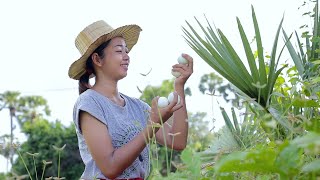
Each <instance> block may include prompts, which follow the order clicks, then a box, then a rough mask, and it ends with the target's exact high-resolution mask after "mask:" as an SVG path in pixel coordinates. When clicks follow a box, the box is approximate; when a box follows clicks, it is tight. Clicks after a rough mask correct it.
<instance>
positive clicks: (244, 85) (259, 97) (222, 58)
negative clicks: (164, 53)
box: [183, 7, 285, 107]
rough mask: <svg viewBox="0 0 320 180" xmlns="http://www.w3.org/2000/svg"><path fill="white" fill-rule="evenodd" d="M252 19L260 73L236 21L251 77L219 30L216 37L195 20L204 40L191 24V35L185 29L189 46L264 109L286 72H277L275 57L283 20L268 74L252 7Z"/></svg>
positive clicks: (209, 28) (276, 38) (208, 28)
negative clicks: (275, 85)
mask: <svg viewBox="0 0 320 180" xmlns="http://www.w3.org/2000/svg"><path fill="white" fill-rule="evenodd" d="M195 19H196V18H195ZM252 19H253V24H254V30H255V38H256V42H257V53H258V62H259V69H258V67H257V65H256V61H255V57H254V55H253V53H252V52H253V51H252V49H251V47H250V44H249V41H248V38H247V36H246V34H245V32H244V29H243V27H242V24H241V22H240V20H239V19H238V18H237V22H238V29H239V32H240V36H241V39H242V42H243V47H244V50H245V53H246V56H247V62H248V64H249V67H250V72H251V74H250V72H249V70H247V68H246V67H245V65H244V64H243V62H242V61H241V59H240V57H239V55H238V54H237V53H236V51H235V50H234V48H233V47H232V45H231V44H230V42H229V40H228V39H227V38H226V37H225V35H224V34H223V32H222V31H221V30H220V29H217V33H215V31H214V30H213V28H212V26H211V25H210V23H209V22H208V27H206V28H205V27H204V26H203V25H202V24H201V23H200V22H199V21H198V20H197V19H196V21H197V23H198V25H199V26H200V28H201V30H202V32H203V33H204V34H205V39H204V38H202V37H201V36H200V35H199V33H197V32H196V30H195V29H194V28H193V26H191V25H190V23H189V22H187V25H188V27H189V28H190V30H191V31H189V30H187V29H186V28H183V32H184V34H185V40H186V41H187V43H188V44H189V46H190V47H191V48H192V49H193V50H194V51H195V52H196V53H197V54H198V55H199V56H200V57H201V58H202V59H203V60H204V61H205V62H207V63H208V64H209V65H210V66H211V67H212V68H213V69H214V70H216V71H217V72H218V73H219V74H220V75H222V76H223V77H225V78H226V79H227V80H228V81H229V82H230V83H231V84H233V85H234V86H235V87H236V88H238V89H239V90H240V91H241V92H242V93H243V94H244V95H247V96H248V97H251V98H253V99H255V100H256V101H257V103H259V104H260V105H261V106H262V107H267V106H268V104H269V96H270V94H271V93H272V91H273V86H274V83H275V81H276V79H277V77H278V75H279V74H280V72H281V71H282V69H283V68H285V67H281V68H280V69H279V70H277V66H278V62H279V58H277V57H276V51H277V45H278V38H279V33H280V29H281V25H282V21H283V19H282V20H281V21H280V24H279V27H278V31H277V33H276V36H275V40H274V45H273V47H272V52H271V56H270V64H269V68H268V71H267V70H266V65H265V62H264V56H263V54H264V52H263V48H262V41H261V35H260V30H259V26H258V22H257V19H256V15H255V12H254V9H253V7H252ZM281 52H282V51H281ZM279 57H280V56H279Z"/></svg>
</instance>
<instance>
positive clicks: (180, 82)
mask: <svg viewBox="0 0 320 180" xmlns="http://www.w3.org/2000/svg"><path fill="white" fill-rule="evenodd" d="M183 57H184V58H185V59H186V60H188V64H187V65H185V64H176V65H174V66H173V70H174V71H179V72H180V73H181V75H180V76H179V77H178V78H176V80H175V84H174V87H175V91H176V93H175V100H177V97H176V94H179V96H180V99H181V101H180V103H181V104H182V105H183V107H182V108H180V109H179V110H177V111H175V112H174V113H173V123H172V126H170V125H168V124H164V125H163V127H161V128H160V130H159V131H158V132H157V133H156V139H157V142H158V143H160V144H162V145H164V144H165V143H166V145H167V147H168V148H172V149H175V150H183V149H184V148H185V147H186V145H187V138H188V114H187V107H186V103H185V93H184V85H185V83H186V81H187V80H188V78H189V77H190V76H191V74H192V73H193V59H192V57H190V56H189V55H187V54H183ZM163 133H164V134H163ZM164 141H166V142H164Z"/></svg>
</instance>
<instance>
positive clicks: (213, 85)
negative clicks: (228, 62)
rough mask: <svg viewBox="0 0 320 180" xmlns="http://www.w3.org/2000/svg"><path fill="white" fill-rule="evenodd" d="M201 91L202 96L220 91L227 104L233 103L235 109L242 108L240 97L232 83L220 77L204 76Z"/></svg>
mask: <svg viewBox="0 0 320 180" xmlns="http://www.w3.org/2000/svg"><path fill="white" fill-rule="evenodd" d="M198 87H199V90H200V92H202V94H205V93H207V94H209V95H211V94H212V95H213V94H215V91H218V92H219V94H220V95H221V96H222V97H223V99H224V100H225V101H226V102H231V104H232V105H233V106H235V107H239V106H240V104H239V103H240V102H239V100H240V99H239V96H238V95H237V94H235V93H233V92H234V90H233V89H232V87H231V85H230V83H226V82H225V81H224V80H223V79H222V78H221V77H220V76H218V75H216V74H215V73H213V72H212V73H210V74H204V75H202V76H201V79H200V83H199V86H198Z"/></svg>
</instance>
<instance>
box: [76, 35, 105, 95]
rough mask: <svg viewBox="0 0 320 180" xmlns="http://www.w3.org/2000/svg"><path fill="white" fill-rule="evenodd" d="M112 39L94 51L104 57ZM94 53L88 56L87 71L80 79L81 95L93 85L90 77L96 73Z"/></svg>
mask: <svg viewBox="0 0 320 180" xmlns="http://www.w3.org/2000/svg"><path fill="white" fill-rule="evenodd" d="M110 41H111V40H108V41H106V42H104V43H102V44H101V45H100V46H99V47H97V49H95V50H94V52H93V53H97V54H98V56H99V57H100V58H101V59H103V58H104V56H105V54H104V49H105V48H106V47H107V46H108V44H109V42H110ZM93 53H92V54H93ZM92 54H91V55H90V56H89V57H88V59H87V61H86V73H85V74H84V75H82V76H81V77H80V79H79V95H80V94H81V93H83V92H85V91H86V90H87V89H90V88H91V87H92V86H91V85H90V82H89V79H90V76H91V75H92V74H93V75H96V71H95V69H94V67H93V61H92Z"/></svg>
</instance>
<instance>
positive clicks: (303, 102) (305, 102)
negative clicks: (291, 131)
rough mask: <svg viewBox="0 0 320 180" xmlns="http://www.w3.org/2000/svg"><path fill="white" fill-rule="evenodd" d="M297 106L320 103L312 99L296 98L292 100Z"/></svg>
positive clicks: (311, 105) (316, 105)
mask: <svg viewBox="0 0 320 180" xmlns="http://www.w3.org/2000/svg"><path fill="white" fill-rule="evenodd" d="M292 105H293V106H295V107H319V103H318V102H316V101H314V100H312V99H302V98H295V99H294V100H293V102H292Z"/></svg>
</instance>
